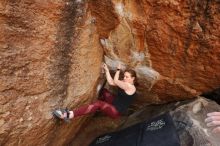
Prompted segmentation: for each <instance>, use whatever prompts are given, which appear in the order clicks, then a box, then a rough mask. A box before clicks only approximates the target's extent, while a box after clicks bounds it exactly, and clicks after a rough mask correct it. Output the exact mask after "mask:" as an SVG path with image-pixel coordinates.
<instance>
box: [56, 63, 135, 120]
mask: <svg viewBox="0 0 220 146" xmlns="http://www.w3.org/2000/svg"><path fill="white" fill-rule="evenodd" d="M102 67H103V69H104V71H105V75H106V79H107V82H108V83H109V85H112V86H117V87H118V92H117V96H114V95H113V94H112V93H111V92H109V91H108V90H107V89H105V88H103V89H101V91H100V92H101V93H100V95H101V97H100V98H99V99H98V100H96V101H95V102H93V103H91V104H89V105H83V106H81V107H79V108H76V109H74V110H72V111H71V110H68V109H56V110H54V112H53V114H54V115H55V116H56V117H58V118H60V119H63V120H65V121H69V119H72V118H75V117H78V116H82V115H87V114H90V113H94V112H96V111H101V112H103V113H104V114H106V115H107V116H109V117H111V118H119V117H120V115H121V114H122V113H124V112H125V111H126V110H127V108H128V106H129V105H130V104H131V103H132V101H133V99H134V98H135V96H136V87H135V83H136V79H137V77H136V73H135V71H134V70H131V69H127V70H125V72H124V78H123V80H119V74H120V72H121V64H120V63H119V64H118V67H117V71H116V73H115V75H114V79H113V78H112V77H111V75H110V72H109V69H108V66H107V65H106V64H103V66H102Z"/></svg>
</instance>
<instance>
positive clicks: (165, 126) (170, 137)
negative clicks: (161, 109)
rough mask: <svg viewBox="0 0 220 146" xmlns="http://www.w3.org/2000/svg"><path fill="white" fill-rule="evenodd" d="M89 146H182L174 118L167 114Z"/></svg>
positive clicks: (98, 138)
mask: <svg viewBox="0 0 220 146" xmlns="http://www.w3.org/2000/svg"><path fill="white" fill-rule="evenodd" d="M89 146H180V141H179V137H178V134H177V132H176V129H175V126H174V124H173V120H172V117H171V116H170V115H169V114H168V113H166V114H163V115H160V116H158V117H156V118H153V119H151V120H148V121H145V122H142V123H138V124H135V125H133V126H131V127H128V128H126V129H123V130H120V131H116V132H112V133H107V134H104V135H101V136H99V137H97V138H96V139H95V140H94V141H93V142H92V143H91V144H90V145H89Z"/></svg>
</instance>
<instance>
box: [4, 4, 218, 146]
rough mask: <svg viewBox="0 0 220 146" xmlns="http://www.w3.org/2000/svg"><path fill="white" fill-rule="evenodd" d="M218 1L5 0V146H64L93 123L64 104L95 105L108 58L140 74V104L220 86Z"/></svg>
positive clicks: (111, 66) (160, 101)
mask: <svg viewBox="0 0 220 146" xmlns="http://www.w3.org/2000/svg"><path fill="white" fill-rule="evenodd" d="M219 7H220V4H219V1H218V0H211V1H210V0H206V1H199V0H187V1H180V0H159V1H158V0H145V1H144V0H138V1H133V0H123V1H122V0H87V1H86V0H45V1H44V0H34V1H28V0H19V1H13V0H2V1H1V2H0V22H1V23H0V32H1V33H0V145H66V144H67V143H68V142H69V141H71V139H72V138H73V137H75V135H76V134H77V132H78V131H79V129H80V127H81V126H82V125H83V123H85V122H86V120H87V117H85V118H78V119H75V120H74V122H73V123H72V124H69V125H66V124H63V123H57V122H56V121H55V120H54V119H53V118H52V116H51V110H52V109H54V108H56V107H68V108H74V107H77V106H79V105H81V104H86V103H89V102H91V101H92V100H93V99H95V98H96V96H95V95H96V87H97V85H98V83H99V78H100V66H101V63H102V61H103V59H104V60H105V62H106V63H107V64H108V65H109V67H110V68H111V69H115V67H116V65H117V63H118V62H121V63H122V64H123V67H124V68H125V67H131V68H134V69H135V70H136V71H137V73H138V77H139V87H138V94H139V98H138V100H137V101H138V102H137V106H138V107H139V108H140V107H141V106H142V105H145V104H151V103H166V102H170V101H175V100H183V99H187V98H192V97H194V96H196V95H199V94H200V93H202V92H209V91H211V90H213V89H215V88H217V87H219V85H220V74H219V73H218V72H219V71H220V49H219V46H220V44H219V34H220V31H219V25H218V24H219V23H220V15H219ZM42 129H43V130H42Z"/></svg>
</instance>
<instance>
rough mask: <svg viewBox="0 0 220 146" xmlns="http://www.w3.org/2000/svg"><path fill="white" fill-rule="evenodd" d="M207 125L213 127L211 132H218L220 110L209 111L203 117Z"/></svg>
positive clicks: (219, 130)
mask: <svg viewBox="0 0 220 146" xmlns="http://www.w3.org/2000/svg"><path fill="white" fill-rule="evenodd" d="M205 122H206V123H207V126H208V127H213V130H212V132H213V133H220V112H211V113H208V114H207V118H206V119H205Z"/></svg>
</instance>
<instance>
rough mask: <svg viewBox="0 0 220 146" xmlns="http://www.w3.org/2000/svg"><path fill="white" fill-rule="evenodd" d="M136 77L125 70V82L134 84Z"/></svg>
mask: <svg viewBox="0 0 220 146" xmlns="http://www.w3.org/2000/svg"><path fill="white" fill-rule="evenodd" d="M134 79H135V78H134V77H132V76H131V74H130V73H129V72H125V73H124V80H123V81H124V82H127V83H130V84H134Z"/></svg>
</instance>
